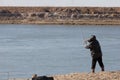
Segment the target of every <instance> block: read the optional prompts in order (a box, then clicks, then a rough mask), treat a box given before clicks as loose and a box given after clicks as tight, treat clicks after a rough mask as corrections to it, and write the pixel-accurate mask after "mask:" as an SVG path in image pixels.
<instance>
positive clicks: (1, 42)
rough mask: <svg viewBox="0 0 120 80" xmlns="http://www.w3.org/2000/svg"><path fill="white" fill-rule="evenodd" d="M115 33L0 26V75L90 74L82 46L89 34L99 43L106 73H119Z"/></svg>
mask: <svg viewBox="0 0 120 80" xmlns="http://www.w3.org/2000/svg"><path fill="white" fill-rule="evenodd" d="M119 30H120V27H119V26H115V25H112V26H104V25H102V26H96V25H95V26H94V25H88V26H86V25H84V26H83V25H71V26H70V25H0V72H13V71H17V72H28V73H37V74H62V73H71V72H90V67H91V57H90V52H89V50H86V49H85V48H84V44H83V42H84V40H85V39H86V38H88V37H89V36H90V35H91V34H95V35H96V36H97V38H98V40H99V41H100V43H101V46H102V51H103V59H104V64H105V68H106V70H120V63H119V60H120V58H119V55H120V54H119V52H120V49H119V48H120V36H119V34H120V31H119ZM96 70H97V71H99V70H100V68H99V66H98V65H97V69H96Z"/></svg>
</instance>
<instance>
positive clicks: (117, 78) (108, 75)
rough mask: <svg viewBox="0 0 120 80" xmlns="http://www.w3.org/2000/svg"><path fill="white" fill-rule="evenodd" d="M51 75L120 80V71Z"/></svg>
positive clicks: (58, 79) (65, 78) (59, 79)
mask: <svg viewBox="0 0 120 80" xmlns="http://www.w3.org/2000/svg"><path fill="white" fill-rule="evenodd" d="M51 77H53V80H120V71H105V72H97V73H70V74H64V75H54V76H51ZM10 80H12V79H10ZM14 80H32V79H31V78H24V79H22V78H16V79H14Z"/></svg>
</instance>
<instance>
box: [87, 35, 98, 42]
mask: <svg viewBox="0 0 120 80" xmlns="http://www.w3.org/2000/svg"><path fill="white" fill-rule="evenodd" d="M94 40H96V36H95V35H91V37H90V39H88V42H92V41H94Z"/></svg>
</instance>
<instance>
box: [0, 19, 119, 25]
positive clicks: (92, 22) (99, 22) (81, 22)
mask: <svg viewBox="0 0 120 80" xmlns="http://www.w3.org/2000/svg"><path fill="white" fill-rule="evenodd" d="M0 24H39V25H51V24H52V25H120V20H72V21H70V20H68V21H67V20H62V21H54V20H53V21H28V20H5V21H0Z"/></svg>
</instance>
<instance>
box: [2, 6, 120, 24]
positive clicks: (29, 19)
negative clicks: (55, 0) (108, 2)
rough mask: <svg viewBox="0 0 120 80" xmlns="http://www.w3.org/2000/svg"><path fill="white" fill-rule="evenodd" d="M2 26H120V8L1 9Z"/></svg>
mask: <svg viewBox="0 0 120 80" xmlns="http://www.w3.org/2000/svg"><path fill="white" fill-rule="evenodd" d="M0 23H1V24H69V25H71V24H72V25H120V7H4V6H3V7H0Z"/></svg>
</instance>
